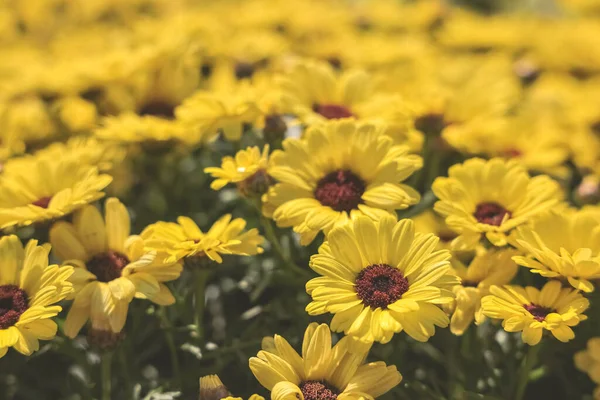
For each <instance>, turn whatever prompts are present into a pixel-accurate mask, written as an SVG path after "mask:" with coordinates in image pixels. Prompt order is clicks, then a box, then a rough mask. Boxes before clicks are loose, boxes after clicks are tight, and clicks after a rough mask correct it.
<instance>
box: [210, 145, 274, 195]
mask: <svg viewBox="0 0 600 400" xmlns="http://www.w3.org/2000/svg"><path fill="white" fill-rule="evenodd" d="M270 166H271V163H270V161H269V145H265V147H264V148H263V151H262V153H261V151H260V150H259V148H258V147H256V146H254V147H248V148H247V149H246V150H240V151H238V152H237V153H236V154H235V158H234V157H230V156H226V157H223V161H222V162H221V167H220V168H219V167H209V168H205V169H204V172H206V173H207V174H211V175H212V176H213V178H216V179H215V180H214V181H213V182H212V183H211V184H210V187H211V189H213V190H220V189H222V188H223V187H224V186H225V185H227V184H228V183H235V184H237V187H238V189H239V190H240V192H241V193H243V194H244V195H249V194H259V195H260V194H263V193H265V192H266V191H267V190H268V188H269V186H270V185H271V184H272V183H273V179H272V178H271V177H270V175H269V168H270Z"/></svg>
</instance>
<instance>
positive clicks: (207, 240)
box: [142, 214, 264, 265]
mask: <svg viewBox="0 0 600 400" xmlns="http://www.w3.org/2000/svg"><path fill="white" fill-rule="evenodd" d="M245 227H246V221H245V220H244V219H242V218H236V219H234V220H233V221H232V220H231V215H230V214H226V215H224V216H222V217H221V218H219V220H218V221H217V222H215V223H214V224H213V226H212V227H211V228H210V229H209V230H208V232H206V233H204V232H202V230H201V229H200V228H199V227H198V225H196V223H195V222H194V221H193V220H192V219H191V218H188V217H179V218H177V223H175V222H162V221H159V222H156V223H154V224H152V225H149V226H148V227H146V229H144V231H143V232H142V238H143V239H144V242H145V246H146V247H147V248H149V249H152V250H157V251H161V252H165V253H167V254H168V255H169V257H168V258H167V261H172V262H175V261H179V260H181V259H184V260H185V262H186V263H190V265H193V264H195V263H196V262H201V261H202V260H203V259H204V258H205V257H207V258H208V259H209V260H211V261H216V262H218V263H221V262H223V258H222V257H221V254H236V255H242V256H252V255H255V254H261V253H262V252H263V249H262V247H260V246H261V245H262V244H263V242H264V238H263V237H262V236H261V235H259V234H258V229H256V228H252V229H250V230H247V231H246V232H242V231H243V230H244V228H245Z"/></svg>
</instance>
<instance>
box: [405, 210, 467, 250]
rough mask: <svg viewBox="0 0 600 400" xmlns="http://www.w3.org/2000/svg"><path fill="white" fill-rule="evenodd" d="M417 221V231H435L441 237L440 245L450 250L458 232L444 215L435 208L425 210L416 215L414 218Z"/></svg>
mask: <svg viewBox="0 0 600 400" xmlns="http://www.w3.org/2000/svg"><path fill="white" fill-rule="evenodd" d="M412 220H413V222H414V223H415V231H417V232H419V233H433V234H434V235H435V236H437V237H439V238H440V242H439V245H438V247H439V248H443V249H448V250H450V244H451V243H452V240H454V239H455V238H456V237H457V236H458V234H457V233H456V232H454V231H453V230H452V229H450V228H448V225H446V222H445V221H444V219H443V218H442V217H440V216H439V215H437V214H436V213H434V212H433V210H428V211H425V212H423V213H421V214H419V215H417V216H416V217H413V218H412Z"/></svg>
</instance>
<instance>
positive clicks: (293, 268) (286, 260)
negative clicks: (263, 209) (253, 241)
mask: <svg viewBox="0 0 600 400" xmlns="http://www.w3.org/2000/svg"><path fill="white" fill-rule="evenodd" d="M260 222H261V225H262V226H263V228H264V231H265V236H266V237H267V240H269V242H270V243H271V246H273V249H274V250H275V252H276V253H277V255H278V256H279V258H281V261H283V265H285V267H286V268H287V269H288V270H289V271H290V272H292V273H293V274H295V275H298V276H299V277H302V278H305V279H310V278H311V277H312V275H311V274H310V273H309V272H308V271H306V270H304V269H302V268H300V267H299V266H298V265H296V263H295V262H294V261H293V260H292V259H291V258H290V256H289V255H288V254H287V253H286V252H285V251H284V250H283V247H282V246H281V243H280V242H279V238H278V237H277V235H276V234H275V228H274V227H273V223H272V222H271V220H270V219H268V218H266V217H264V216H261V217H260Z"/></svg>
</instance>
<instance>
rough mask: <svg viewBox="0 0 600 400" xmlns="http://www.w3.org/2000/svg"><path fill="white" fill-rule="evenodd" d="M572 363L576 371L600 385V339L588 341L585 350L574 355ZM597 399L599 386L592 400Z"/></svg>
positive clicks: (595, 338)
mask: <svg viewBox="0 0 600 400" xmlns="http://www.w3.org/2000/svg"><path fill="white" fill-rule="evenodd" d="M574 361H575V366H576V367H577V369H578V370H580V371H582V372H585V373H587V374H588V376H589V377H590V379H591V380H592V381H594V383H596V384H597V385H600V337H597V336H596V337H593V338H591V339H589V340H588V342H587V348H586V349H585V350H582V351H578V352H577V353H575V356H574ZM598 398H600V386H597V387H596V389H595V390H594V399H598Z"/></svg>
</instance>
